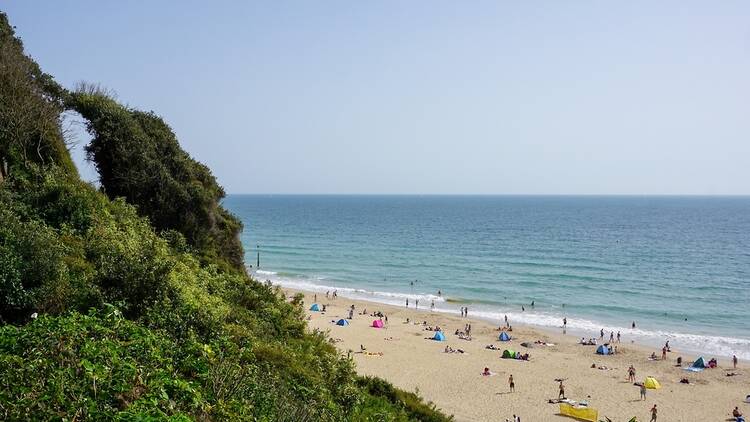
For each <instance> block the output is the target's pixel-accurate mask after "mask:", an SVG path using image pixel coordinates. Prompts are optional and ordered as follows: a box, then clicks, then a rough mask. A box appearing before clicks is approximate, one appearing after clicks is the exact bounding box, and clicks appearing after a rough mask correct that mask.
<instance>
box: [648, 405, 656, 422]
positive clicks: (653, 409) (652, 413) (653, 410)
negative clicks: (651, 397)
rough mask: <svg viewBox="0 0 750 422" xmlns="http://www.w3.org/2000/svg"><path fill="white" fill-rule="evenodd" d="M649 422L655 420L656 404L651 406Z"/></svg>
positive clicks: (654, 421)
mask: <svg viewBox="0 0 750 422" xmlns="http://www.w3.org/2000/svg"><path fill="white" fill-rule="evenodd" d="M649 422H656V405H654V407H652V408H651V420H650V421H649Z"/></svg>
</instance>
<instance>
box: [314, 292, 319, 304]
mask: <svg viewBox="0 0 750 422" xmlns="http://www.w3.org/2000/svg"><path fill="white" fill-rule="evenodd" d="M317 301H318V294H317V293H315V295H313V302H317Z"/></svg>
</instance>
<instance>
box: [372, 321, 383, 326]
mask: <svg viewBox="0 0 750 422" xmlns="http://www.w3.org/2000/svg"><path fill="white" fill-rule="evenodd" d="M372 326H373V327H374V328H383V321H381V320H379V319H376V320H375V321H373V322H372Z"/></svg>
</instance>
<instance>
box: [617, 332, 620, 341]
mask: <svg viewBox="0 0 750 422" xmlns="http://www.w3.org/2000/svg"><path fill="white" fill-rule="evenodd" d="M617 342H618V343H619V342H620V332H619V331H618V332H617Z"/></svg>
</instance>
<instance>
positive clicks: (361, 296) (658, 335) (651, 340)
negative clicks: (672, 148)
mask: <svg viewBox="0 0 750 422" xmlns="http://www.w3.org/2000/svg"><path fill="white" fill-rule="evenodd" d="M257 275H258V276H268V275H271V273H269V272H259V273H258V274H257ZM258 278H260V277H258ZM266 281H271V283H272V284H274V285H276V286H279V287H281V288H283V289H289V290H298V291H304V292H309V293H311V294H316V293H317V294H318V295H319V296H322V297H324V296H325V295H324V294H323V293H324V292H325V290H326V289H327V288H329V286H315V285H313V284H310V285H309V286H302V287H300V286H298V285H296V284H292V285H288V284H285V283H284V282H281V281H280V280H278V279H276V280H266ZM330 289H331V291H333V290H334V289H338V290H339V291H340V292H341V293H340V294H339V296H340V297H342V298H347V300H353V301H362V302H368V303H372V304H378V305H382V306H392V307H395V308H405V307H404V306H403V303H400V304H396V303H394V302H395V300H390V301H389V300H387V299H384V298H380V300H377V299H374V298H373V299H371V298H368V297H367V295H368V294H369V295H372V296H373V297H376V296H377V294H383V293H382V292H370V291H366V290H363V289H358V288H350V287H340V288H336V287H331V288H330ZM351 293H354V295H351V296H350V294H351ZM388 294H391V295H393V297H394V298H395V297H398V300H404V299H405V298H406V297H409V298H410V299H409V300H410V306H411V307H413V300H414V298H415V297H418V298H420V300H429V299H430V298H434V299H436V300H437V299H438V298H439V300H440V301H439V302H437V303H436V305H437V306H436V309H435V311H430V310H429V302H427V304H428V305H427V307H422V308H421V309H418V310H416V311H419V312H428V313H429V312H437V313H444V314H446V315H453V316H459V311H458V310H456V309H446V308H444V307H441V306H440V305H443V306H445V305H449V306H455V307H460V306H464V305H468V306H470V307H471V309H470V314H471V318H474V319H477V320H481V321H484V322H488V323H495V324H501V323H503V318H502V317H500V314H501V313H502V312H497V311H487V310H484V309H481V305H479V306H480V308H479V309H476V308H474V306H477V304H474V303H472V302H469V301H455V300H451V299H450V298H449V297H439V296H437V295H433V294H426V293H421V294H406V293H388ZM423 303H424V302H423ZM472 305H473V306H472ZM409 309H413V308H409ZM534 310H535V309H534V308H531V309H527V311H531V312H527V313H526V314H523V313H522V312H517V311H510V312H507V315H506V316H508V317H510V318H511V319H514V318H515V317H518V316H520V315H522V314H523V315H532V316H535V317H537V318H541V319H542V320H543V321H545V322H547V324H537V323H533V322H526V321H524V322H518V321H517V320H516V322H514V324H518V325H519V326H520V325H523V326H525V327H529V328H535V329H537V330H540V331H544V332H549V333H550V334H560V333H561V332H562V331H563V327H562V319H563V317H566V318H567V319H568V323H569V324H570V325H569V327H568V328H567V335H569V336H573V337H576V338H577V339H580V338H581V337H585V338H586V339H588V338H589V337H592V336H593V337H595V338H597V339H598V338H599V334H598V333H599V331H600V329H604V332H605V341H606V340H608V337H609V333H610V331H612V332H614V333H617V332H618V331H620V333H621V334H622V335H623V336H631V335H632V337H635V340H634V344H636V345H639V346H641V347H643V348H649V349H653V350H656V351H657V352H658V353H660V350H661V347H662V346H663V345H664V343H665V342H666V341H667V340H668V341H670V343H671V346H673V347H678V348H680V349H681V350H683V351H684V353H686V354H690V355H691V356H692V355H695V356H696V357H697V356H704V357H705V358H706V359H710V358H711V357H716V358H723V359H730V360H731V358H732V356H733V355H737V357H738V358H739V360H740V361H745V362H750V357H748V356H746V354H743V352H742V350H740V351H737V350H734V349H732V348H730V347H729V346H727V345H723V346H724V347H722V349H723V350H720V351H717V350H706V349H702V348H700V346H692V345H687V346H686V345H684V344H681V340H684V339H683V338H682V337H683V336H689V334H687V333H681V332H671V331H663V332H662V331H659V330H647V329H646V330H644V329H641V328H637V329H636V333H635V335H633V334H634V333H633V331H632V330H631V329H630V328H626V327H613V326H612V325H610V324H607V323H602V324H600V325H599V326H598V328H594V325H593V322H592V321H591V320H588V319H585V318H579V317H575V316H570V315H565V314H563V316H552V315H546V314H543V313H536V314H535V313H534ZM490 314H493V315H490ZM558 317H559V319H560V321H559V323H560V325H559V326H553V325H551V323H550V321H551V320H552V318H558ZM581 321H584V322H585V323H586V324H585V325H586V326H585V327H584V326H577V325H578V324H579V323H580V322H581ZM698 336H699V337H702V338H703V339H704V341H706V342H708V341H713V342H714V343H718V342H722V341H723V342H732V341H745V340H744V339H742V338H734V337H726V336H710V335H705V334H704V335H698ZM631 340H633V338H631ZM740 349H741V348H740Z"/></svg>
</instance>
